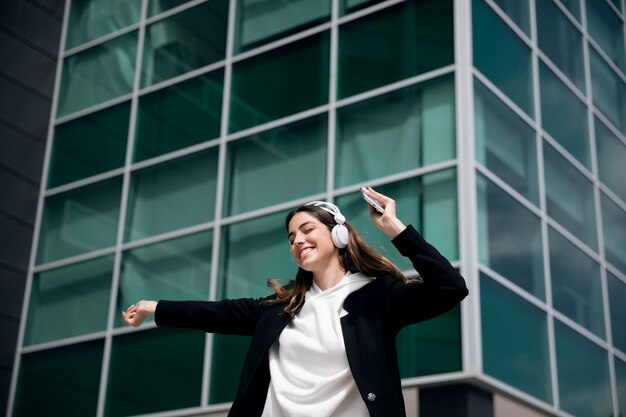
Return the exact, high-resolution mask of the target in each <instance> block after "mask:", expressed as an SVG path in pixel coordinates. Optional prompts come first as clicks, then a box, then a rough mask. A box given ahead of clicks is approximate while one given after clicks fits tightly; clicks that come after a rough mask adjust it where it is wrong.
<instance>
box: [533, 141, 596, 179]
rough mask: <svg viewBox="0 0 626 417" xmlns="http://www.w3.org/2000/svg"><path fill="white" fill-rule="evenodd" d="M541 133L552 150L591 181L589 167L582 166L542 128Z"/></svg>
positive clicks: (591, 176)
mask: <svg viewBox="0 0 626 417" xmlns="http://www.w3.org/2000/svg"><path fill="white" fill-rule="evenodd" d="M541 133H542V135H543V139H544V141H545V142H547V143H548V144H550V146H551V147H552V148H554V150H555V151H556V152H557V153H558V154H559V156H561V157H562V158H564V159H565V160H567V162H569V164H570V165H573V167H574V168H575V169H576V171H577V172H579V173H580V174H582V175H583V176H584V177H585V178H586V179H587V180H589V181H591V182H593V180H594V176H593V174H592V173H591V171H590V168H587V167H586V166H584V165H583V164H582V163H581V162H580V161H579V160H578V159H576V158H575V157H574V156H573V155H572V154H570V153H569V151H568V150H567V149H565V148H564V147H563V145H561V144H560V143H559V141H557V140H556V139H554V138H553V137H552V136H551V135H550V134H549V133H548V132H546V131H545V130H543V129H542V132H541ZM588 145H589V143H588Z"/></svg>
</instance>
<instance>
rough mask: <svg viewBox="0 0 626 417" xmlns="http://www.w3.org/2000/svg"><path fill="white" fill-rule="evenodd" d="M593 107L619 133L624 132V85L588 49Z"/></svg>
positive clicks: (598, 57) (598, 56)
mask: <svg viewBox="0 0 626 417" xmlns="http://www.w3.org/2000/svg"><path fill="white" fill-rule="evenodd" d="M589 61H590V67H591V86H592V87H593V105H594V106H596V107H597V108H598V109H599V110H600V111H601V112H602V113H603V114H604V115H605V116H606V117H607V118H608V119H609V120H610V121H611V123H613V125H614V126H615V127H617V128H618V129H619V130H620V131H621V132H624V131H625V130H626V84H624V82H623V81H622V80H621V78H620V77H618V76H617V74H616V73H615V72H614V71H613V70H612V69H611V67H609V65H608V64H607V63H606V62H605V61H604V59H603V58H602V57H601V56H600V55H598V53H597V52H596V51H595V50H594V49H593V48H589Z"/></svg>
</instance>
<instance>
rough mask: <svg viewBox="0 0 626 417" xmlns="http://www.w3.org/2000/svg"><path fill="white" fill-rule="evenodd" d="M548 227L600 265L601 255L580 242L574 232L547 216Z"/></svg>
mask: <svg viewBox="0 0 626 417" xmlns="http://www.w3.org/2000/svg"><path fill="white" fill-rule="evenodd" d="M547 223H548V225H549V226H550V227H551V228H552V229H554V230H555V231H556V232H558V233H559V234H560V235H561V236H562V237H564V238H565V239H566V240H568V241H569V242H570V243H571V244H573V245H574V246H576V247H577V248H578V249H579V250H580V251H582V252H584V253H585V254H586V255H587V256H589V257H590V258H592V259H593V260H594V261H595V262H597V263H600V255H598V253H597V252H595V251H594V250H593V249H591V248H590V247H589V246H587V244H586V243H584V242H583V241H582V240H580V239H579V238H578V237H577V236H575V235H574V234H573V233H572V232H570V231H569V230H567V229H566V228H565V227H564V226H562V225H561V224H560V223H558V222H557V221H556V220H554V219H553V218H552V217H550V216H547Z"/></svg>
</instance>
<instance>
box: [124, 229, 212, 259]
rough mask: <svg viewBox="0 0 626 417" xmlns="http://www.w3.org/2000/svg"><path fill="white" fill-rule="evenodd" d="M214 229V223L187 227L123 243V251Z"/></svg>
mask: <svg viewBox="0 0 626 417" xmlns="http://www.w3.org/2000/svg"><path fill="white" fill-rule="evenodd" d="M213 227H214V222H213V221H209V222H205V223H200V224H196V225H193V226H189V227H185V228H183V229H176V230H171V231H169V232H165V233H162V234H159V235H156V236H150V237H147V238H144V239H139V240H134V241H131V242H125V243H122V251H123V252H124V251H127V250H131V249H136V248H139V247H144V246H149V245H153V244H155V243H161V242H165V241H167V240H172V239H176V238H180V237H184V236H190V235H193V234H196V233H200V232H204V231H207V230H211V229H212V228H213Z"/></svg>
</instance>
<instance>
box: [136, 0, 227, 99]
mask: <svg viewBox="0 0 626 417" xmlns="http://www.w3.org/2000/svg"><path fill="white" fill-rule="evenodd" d="M227 23H228V1H227V0H211V1H208V2H205V3H202V4H200V5H198V6H196V7H192V8H191V9H188V10H185V11H183V12H180V13H178V14H175V15H173V16H171V17H168V18H166V19H164V20H160V21H158V22H156V23H153V24H151V25H150V26H148V27H147V28H146V41H145V44H144V50H143V64H142V67H141V72H142V77H141V85H142V86H143V87H146V86H149V85H152V84H155V83H157V82H159V81H164V80H167V79H169V78H172V77H175V76H177V75H181V74H184V73H186V72H189V71H191V70H194V69H197V68H200V67H203V66H205V65H209V64H212V63H213V62H216V61H219V60H222V59H224V56H225V53H226V26H227Z"/></svg>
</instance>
